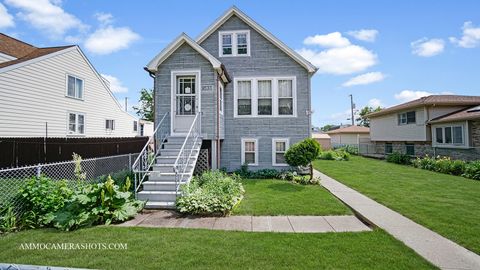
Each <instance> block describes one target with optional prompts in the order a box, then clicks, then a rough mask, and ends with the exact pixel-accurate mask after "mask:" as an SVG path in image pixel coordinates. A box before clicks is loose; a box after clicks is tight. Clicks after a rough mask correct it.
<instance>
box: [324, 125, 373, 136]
mask: <svg viewBox="0 0 480 270" xmlns="http://www.w3.org/2000/svg"><path fill="white" fill-rule="evenodd" d="M326 133H327V134H340V133H370V128H368V127H362V126H349V127H344V128H339V129H334V130H330V131H327V132H326Z"/></svg>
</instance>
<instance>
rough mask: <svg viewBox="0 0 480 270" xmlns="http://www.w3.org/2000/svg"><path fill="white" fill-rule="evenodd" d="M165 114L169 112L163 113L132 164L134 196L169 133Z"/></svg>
mask: <svg viewBox="0 0 480 270" xmlns="http://www.w3.org/2000/svg"><path fill="white" fill-rule="evenodd" d="M167 115H169V112H167V113H165V114H164V115H163V117H162V119H161V120H160V122H159V123H158V124H157V127H156V128H155V130H154V131H153V135H152V136H151V137H150V138H149V139H148V141H147V143H146V144H145V146H144V147H143V149H142V151H141V152H140V154H139V155H138V157H137V159H136V160H135V162H134V163H133V165H132V171H133V175H134V178H135V181H134V182H135V184H134V185H135V186H134V188H135V197H136V196H137V193H138V190H139V189H140V187H141V186H142V183H143V181H144V180H145V178H146V177H147V175H148V173H149V172H150V169H151V168H152V166H153V164H154V163H155V160H156V158H157V156H158V153H159V152H160V149H161V148H162V146H163V144H164V143H165V140H166V139H167V137H168V134H169V133H170V126H169V123H168V121H166V119H168V118H167Z"/></svg>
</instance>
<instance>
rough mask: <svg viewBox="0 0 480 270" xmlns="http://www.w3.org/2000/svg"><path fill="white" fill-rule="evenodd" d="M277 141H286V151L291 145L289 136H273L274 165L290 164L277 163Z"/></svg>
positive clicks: (284, 164)
mask: <svg viewBox="0 0 480 270" xmlns="http://www.w3.org/2000/svg"><path fill="white" fill-rule="evenodd" d="M277 142H284V143H285V153H286V152H287V150H288V148H289V147H290V139H289V138H272V166H289V165H288V164H287V163H277V146H276V144H277Z"/></svg>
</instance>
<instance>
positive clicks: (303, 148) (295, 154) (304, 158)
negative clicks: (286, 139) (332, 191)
mask: <svg viewBox="0 0 480 270" xmlns="http://www.w3.org/2000/svg"><path fill="white" fill-rule="evenodd" d="M320 150H321V147H320V144H319V143H318V142H317V141H316V140H315V139H312V138H306V139H304V140H303V141H300V142H298V143H296V144H294V145H292V146H291V147H290V148H289V149H288V150H287V152H286V153H285V160H286V161H287V163H288V165H290V166H293V167H298V166H304V167H305V166H308V165H310V179H312V178H313V168H312V166H311V164H310V163H311V162H312V161H314V160H315V159H317V157H318V155H319V154H320Z"/></svg>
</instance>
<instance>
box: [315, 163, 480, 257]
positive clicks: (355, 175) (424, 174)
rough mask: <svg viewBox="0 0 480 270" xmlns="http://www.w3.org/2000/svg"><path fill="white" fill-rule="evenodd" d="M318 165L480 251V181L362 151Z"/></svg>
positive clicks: (377, 198)
mask: <svg viewBox="0 0 480 270" xmlns="http://www.w3.org/2000/svg"><path fill="white" fill-rule="evenodd" d="M314 167H315V168H316V169H317V170H319V171H322V172H323V173H325V174H327V175H329V176H330V177H333V178H335V179H336V180H338V181H340V182H342V183H344V184H346V185H348V186H350V187H351V188H353V189H356V190H357V191H359V192H361V193H363V194H365V195H367V196H369V197H370V198H372V199H374V200H376V201H377V202H379V203H382V204H384V205H386V206H388V207H390V208H391V209H393V210H395V211H398V212H400V213H401V214H402V215H404V216H406V217H409V218H411V219H412V220H414V221H416V222H418V223H420V224H422V225H424V226H426V227H428V228H430V229H432V230H434V231H436V232H437V233H439V234H441V235H443V236H445V237H447V238H449V239H450V240H452V241H454V242H456V243H458V244H460V245H462V246H464V247H466V248H468V249H470V250H472V251H473V252H476V253H477V254H480V237H479V236H480V225H479V221H480V210H479V205H480V196H479V194H480V181H476V180H470V179H466V178H463V177H458V176H452V175H446V174H440V173H435V172H431V171H427V170H422V169H416V168H413V167H410V166H404V165H397V164H392V163H387V162H385V161H380V160H374V159H369V158H363V157H356V156H354V157H352V159H351V160H350V161H346V162H338V161H327V160H317V161H315V162H314Z"/></svg>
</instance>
